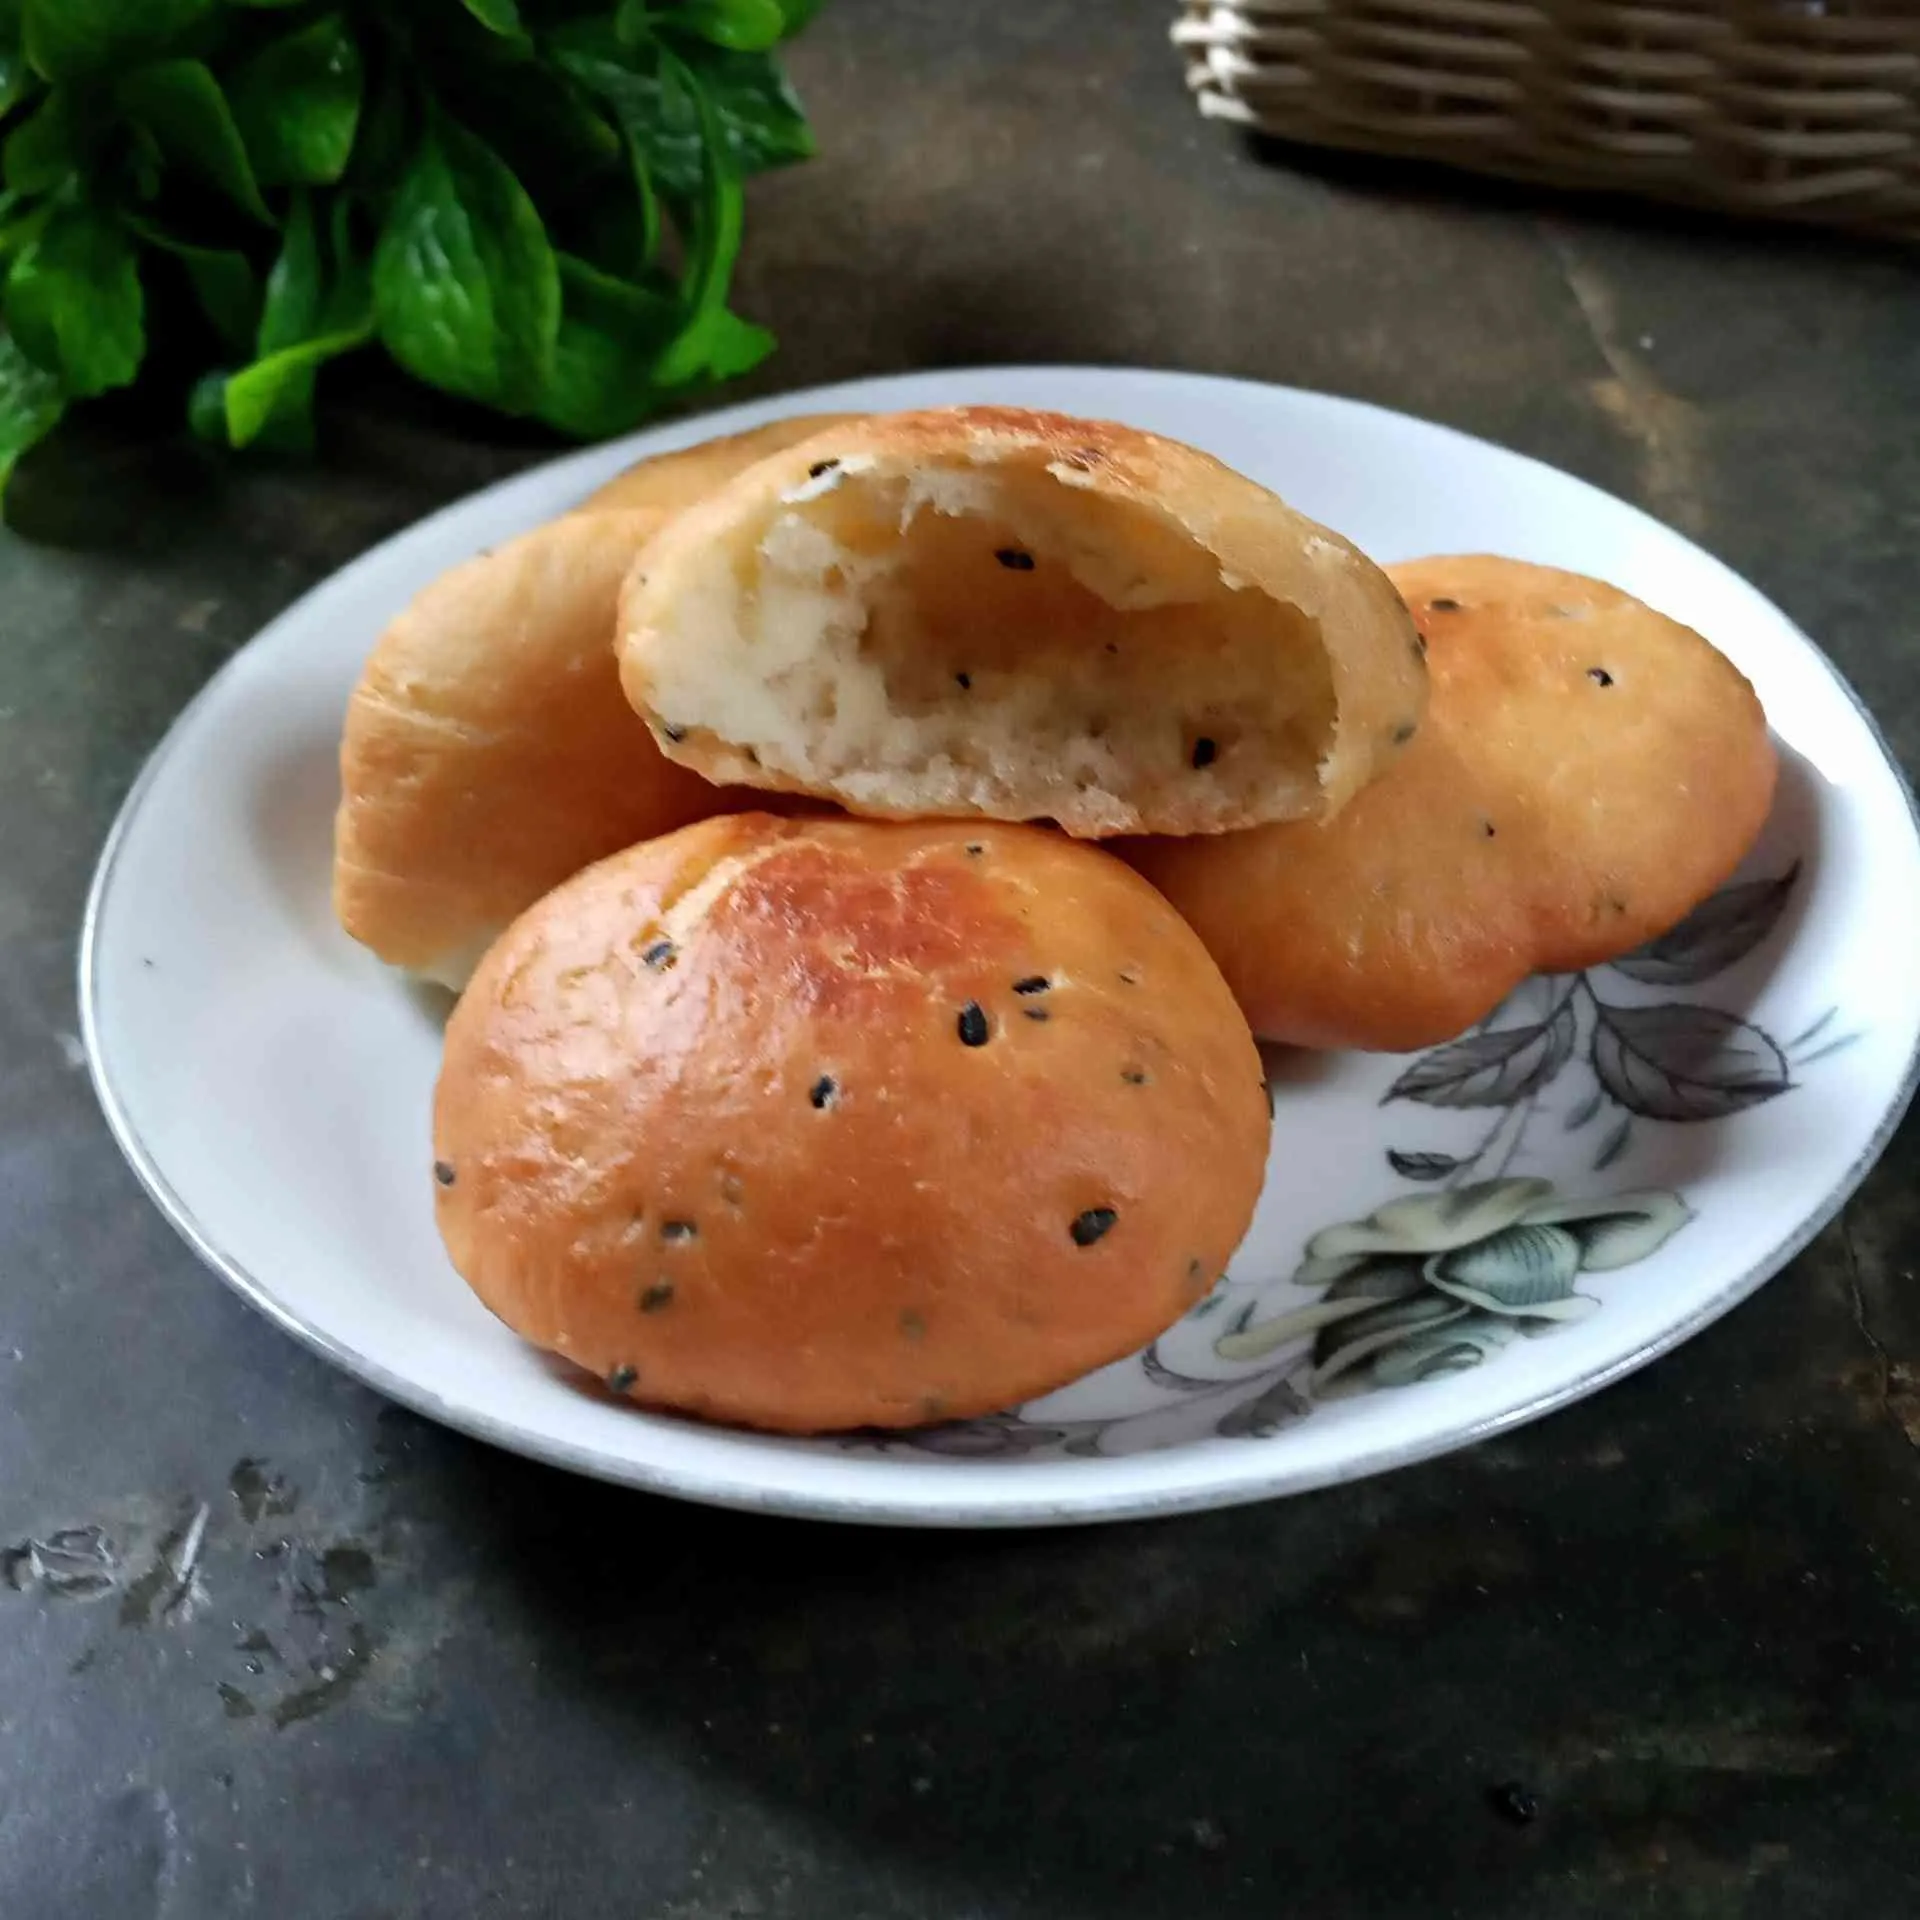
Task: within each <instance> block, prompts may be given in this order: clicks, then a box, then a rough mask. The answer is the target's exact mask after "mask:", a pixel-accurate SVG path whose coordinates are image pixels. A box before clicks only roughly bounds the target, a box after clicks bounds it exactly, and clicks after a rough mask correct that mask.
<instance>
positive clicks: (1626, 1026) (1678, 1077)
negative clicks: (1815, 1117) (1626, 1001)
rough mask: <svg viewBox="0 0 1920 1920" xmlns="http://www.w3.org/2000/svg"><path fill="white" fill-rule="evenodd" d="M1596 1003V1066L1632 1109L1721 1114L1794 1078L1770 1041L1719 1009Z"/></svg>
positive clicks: (1655, 1115) (1677, 1115) (1648, 1113)
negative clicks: (1622, 1005)
mask: <svg viewBox="0 0 1920 1920" xmlns="http://www.w3.org/2000/svg"><path fill="white" fill-rule="evenodd" d="M1594 1007H1595V1011H1596V1013H1597V1014H1598V1016H1599V1018H1598V1022H1597V1024H1596V1026H1595V1028H1594V1035H1593V1070H1594V1072H1595V1073H1597V1074H1598V1075H1599V1076H1600V1084H1601V1085H1602V1086H1603V1087H1605V1088H1606V1090H1607V1091H1608V1093H1610V1094H1611V1095H1612V1096H1613V1097H1614V1099H1615V1100H1617V1101H1618V1102H1619V1103H1620V1104H1621V1106H1623V1107H1625V1108H1626V1109H1627V1111H1628V1112H1629V1113H1637V1114H1641V1115H1643V1116H1644V1117H1645V1118H1647V1119H1649V1120H1718V1119H1721V1118H1723V1117H1724V1116H1726V1115H1727V1114H1730V1113H1739V1112H1741V1111H1742V1110H1743V1109H1745V1108H1747V1107H1756V1106H1758V1105H1759V1104H1760V1103H1761V1102H1762V1101H1763V1100H1771V1099H1773V1098H1774V1097H1775V1096H1776V1095H1777V1094H1782V1093H1785V1092H1786V1090H1787V1089H1788V1087H1790V1086H1791V1085H1792V1084H1793V1082H1792V1081H1791V1080H1790V1079H1789V1078H1788V1075H1787V1061H1786V1056H1785V1055H1784V1054H1783V1053H1782V1052H1781V1051H1780V1049H1779V1048H1778V1047H1777V1046H1775V1045H1774V1043H1773V1042H1772V1040H1770V1039H1769V1038H1768V1037H1767V1036H1766V1035H1765V1034H1764V1033H1762V1032H1761V1031H1760V1029H1759V1028H1758V1027H1756V1026H1752V1025H1749V1023H1748V1022H1746V1021H1745V1020H1741V1019H1737V1018H1736V1017H1735V1016H1734V1015H1733V1014H1730V1013H1725V1012H1723V1011H1722V1010H1721V1009H1720V1008H1718V1007H1694V1006H1684V1005H1681V1006H1666V1007H1615V1006H1609V1005H1608V1004H1607V1003H1606V1002H1605V1001H1603V1000H1596V1001H1595V1002H1594Z"/></svg>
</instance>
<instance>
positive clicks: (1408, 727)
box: [1393, 720, 1419, 747]
mask: <svg viewBox="0 0 1920 1920" xmlns="http://www.w3.org/2000/svg"><path fill="white" fill-rule="evenodd" d="M1418 731H1419V729H1418V727H1416V726H1415V725H1414V723H1413V722H1412V721H1411V720H1403V721H1401V723H1400V724H1399V725H1398V726H1397V727H1395V728H1394V730H1393V744H1394V745H1395V746H1396V747H1404V746H1405V745H1406V744H1407V742H1408V741H1409V740H1411V739H1412V738H1413V736H1414V735H1415V734H1416V733H1417V732H1418Z"/></svg>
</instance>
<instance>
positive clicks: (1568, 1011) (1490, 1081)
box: [1381, 1000, 1576, 1107]
mask: <svg viewBox="0 0 1920 1920" xmlns="http://www.w3.org/2000/svg"><path fill="white" fill-rule="evenodd" d="M1575 1033H1576V1026H1575V1022H1574V1015H1573V1007H1572V1004H1571V1002H1569V1001H1564V1000H1563V1001H1562V1002H1561V1003H1560V1006H1559V1008H1558V1009H1557V1010H1556V1011H1555V1013H1554V1016H1553V1018H1552V1019H1551V1020H1543V1021H1538V1022H1536V1023H1535V1024H1534V1025H1532V1026H1526V1027H1506V1028H1496V1029H1494V1030H1493V1031H1492V1032H1490V1033H1475V1034H1469V1035H1468V1036H1467V1038H1466V1039H1464V1040H1456V1041H1454V1042H1453V1043H1452V1044H1451V1045H1450V1046H1444V1047H1436V1048H1434V1050H1433V1051H1432V1052H1431V1053H1423V1054H1422V1055H1421V1056H1420V1058H1419V1059H1418V1060H1416V1061H1415V1062H1414V1063H1413V1065H1412V1066H1410V1067H1409V1068H1408V1069H1407V1070H1406V1072H1404V1073H1403V1074H1401V1076H1400V1077H1399V1079H1397V1080H1396V1081H1395V1082H1394V1083H1393V1085H1392V1086H1391V1087H1389V1088H1388V1089H1387V1092H1386V1100H1418V1101H1421V1102H1423V1103H1424V1104H1425V1105H1427V1106H1429V1107H1505V1106H1511V1105H1512V1104H1513V1102H1514V1101H1516V1100H1523V1099H1525V1098H1526V1096H1527V1095H1528V1094H1530V1093H1535V1092H1537V1091H1538V1090H1539V1089H1540V1088H1541V1087H1544V1086H1545V1085H1546V1084H1547V1082H1548V1081H1549V1080H1551V1079H1552V1078H1553V1076H1554V1075H1555V1074H1556V1073H1558V1072H1559V1071H1560V1069H1561V1068H1562V1067H1564V1066H1565V1065H1566V1064H1567V1060H1568V1057H1569V1056H1570V1055H1571V1054H1572V1052H1573V1042H1574V1037H1575ZM1386 1100H1383V1101H1382V1103H1381V1104H1382V1105H1385V1104H1386Z"/></svg>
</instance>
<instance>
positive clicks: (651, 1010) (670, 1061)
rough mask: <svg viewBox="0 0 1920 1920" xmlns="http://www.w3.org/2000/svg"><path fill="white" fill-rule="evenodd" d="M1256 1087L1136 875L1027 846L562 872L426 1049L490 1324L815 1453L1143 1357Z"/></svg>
mask: <svg viewBox="0 0 1920 1920" xmlns="http://www.w3.org/2000/svg"><path fill="white" fill-rule="evenodd" d="M1268 1127H1269V1121H1268V1117H1267V1103H1266V1096H1265V1092H1264V1088H1263V1086H1262V1081H1261V1073H1260V1061H1259V1057H1258V1055H1257V1053H1256V1051H1255V1048H1254V1045H1253V1040H1252V1037H1251V1036H1250V1035H1249V1034H1248V1032H1247V1027H1246V1022H1245V1021H1244V1020H1243V1019H1241V1017H1240V1014H1239V1011H1238V1009H1237V1008H1236V1007H1235V1006H1234V1004H1233V998H1232V996H1231V995H1230V994H1229V993H1228V991H1227V988H1226V985H1225V983H1224V982H1223V981H1222V980H1221V978H1220V976H1219V974H1218V972H1217V971H1216V970H1215V968H1214V966H1213V963H1212V962H1211V961H1210V960H1209V959H1208V958H1207V956H1206V953H1205V952H1204V950H1203V949H1202V948H1201V946H1200V943H1199V942H1198V941H1197V940H1196V939H1195V938H1194V937H1193V935H1192V933H1191V932H1190V931H1189V930H1188V929H1187V927H1186V926H1184V925H1183V924H1182V923H1181V921H1180V920H1179V918H1178V917H1177V916H1176V915H1175V914H1174V913H1173V912H1172V911H1171V909H1170V908H1168V906H1167V905H1166V903H1165V902H1164V901H1163V900H1162V899H1161V898H1160V897H1159V895H1158V894H1156V893H1155V892H1154V891H1153V889H1152V888H1151V887H1149V886H1148V885H1147V884H1146V883H1145V881H1143V880H1141V879H1140V878H1139V876H1138V875H1136V874H1134V873H1132V872H1130V871H1129V870H1128V869H1127V868H1126V867H1125V866H1124V865H1122V864H1121V863H1120V862H1119V861H1118V860H1115V859H1113V858H1112V857H1111V856H1110V855H1107V854H1105V853H1101V852H1099V851H1097V850H1096V849H1094V848H1090V847H1085V846H1077V845H1075V844H1074V843H1073V842H1072V841H1070V840H1067V839H1065V838H1063V837H1061V836H1060V835H1057V834H1052V833H1047V832H1044V831H1042V830H1040V829H1037V828H1022V827H1002V826H972V827H967V826H958V825H941V824H931V823H930V824H924V825H881V824H876V823H873V822H868V821H854V820H844V819H821V820H794V819H774V818H771V817H769V816H767V815H765V814H743V815H733V816H730V817H725V818H719V819H711V820H705V821H702V822H701V823H700V824H698V825H697V826H692V827H688V828H686V829H685V830H683V831H682V832H679V833H676V834H673V835H670V836H669V837H667V838H666V839H663V840H655V841H651V842H649V843H647V844H646V845H644V846H638V847H634V848H631V849H629V850H628V851H627V852H625V853H622V854H618V855H616V856H614V857H613V858H612V859H610V860H606V861H603V862H601V863H600V864H599V865H598V866H596V867H593V868H591V869H590V870H588V871H587V872H585V873H583V874H580V875H579V876H577V877H576V878H575V879H573V880H571V881H569V882H567V883H566V884H565V885H564V886H562V887H560V888H559V889H558V890H557V891H556V892H554V893H552V894H550V895H549V896H548V897H547V898H546V899H544V900H542V901H541V902H540V903H539V905H538V906H536V907H534V908H533V909H532V910H531V911H530V912H528V913H527V914H526V915H524V916H523V917H522V918H521V919H520V920H518V921H517V922H516V923H515V924H514V926H513V927H512V928H511V929H509V931H508V932H507V933H506V935H505V936H504V937H503V938H502V939H501V940H500V942H499V943H498V944H497V945H496V946H495V947H494V948H493V949H492V950H491V951H490V952H489V953H488V955H487V957H486V959H485V960H484V961H483V962H482V963H481V965H480V968H479V971H478V972H477V973H476V974H475V976H474V979H473V983H472V985H471V986H470V987H469V988H468V990H467V993H466V996H465V998H464V999H462V1001H461V1002H460V1005H459V1007H458V1008H457V1009H456V1010H455V1012H454V1015H453V1019H452V1022H451V1024H450V1025H449V1027H448V1029H447V1043H446V1057H445V1063H444V1066H443V1069H442V1072H441V1077H440V1084H439V1089H438V1092H437V1095H436V1098H435V1102H434V1152H435V1154H436V1156H437V1160H438V1164H437V1166H436V1167H435V1170H434V1171H435V1177H436V1180H437V1181H438V1183H439V1184H438V1186H437V1189H436V1198H437V1201H438V1213H439V1223H440V1230H441V1233H442V1234H443V1236H444V1237H445V1240H446V1244H447V1248H448V1251H449V1252H450V1254H451V1255H452V1257H453V1263H454V1265H455V1266H456V1267H458V1268H459V1270H460V1271H461V1273H463V1274H464V1275H465V1276H466V1278H467V1280H468V1281H469V1282H470V1283H471V1284H472V1286H473V1288H474V1290H475V1292H477V1293H478V1294H479V1296H480V1298H481V1299H482V1300H483V1301H485V1303H486V1304H487V1305H488V1306H489V1307H490V1308H492V1310H493V1311H494V1312H495V1313H496V1314H498V1315H499V1316H500V1317H501V1319H503V1320H504V1321H505V1322H506V1323H507V1324H508V1325H509V1326H510V1327H512V1328H514V1329H515V1330H516V1331H517V1332H519V1333H521V1334H522V1335H524V1336H525V1337H526V1338H527V1339H529V1340H531V1341H533V1342H534V1343H536V1344H537V1345H539V1346H542V1347H547V1348H550V1349H552V1350H553V1351H555V1352H557V1353H561V1354H564V1355H565V1356H566V1357H567V1358H568V1359H570V1360H573V1361H575V1362H577V1363H578V1364H579V1365H580V1366H582V1367H585V1368H587V1369H588V1370H589V1371H590V1372H592V1373H595V1374H598V1375H600V1376H601V1377H602V1378H603V1379H606V1380H607V1381H609V1382H610V1383H611V1384H613V1385H614V1386H615V1387H616V1389H617V1390H620V1391H628V1392H631V1394H632V1396H633V1397H634V1398H635V1399H637V1400H640V1401H642V1402H644V1403H646V1404H647V1405H649V1406H655V1407H663V1408H673V1409H678V1410H681V1411H684V1412H688V1413H693V1414H699V1415H704V1416H707V1417H710V1418H713V1419H716V1420H723V1421H729V1422H734V1423H738V1424H743V1425H748V1426H756V1427H764V1428H773V1429H778V1430H782V1431H789V1432H796V1433H804V1432H812V1431H821V1430H830V1429H836V1428H847V1427H857V1426H868V1425H873V1426H910V1425H913V1424H916V1423H919V1422H924V1421H932V1420H941V1419H947V1418H957V1417H960V1416H963V1415H972V1414H980V1413H986V1412H990V1411H992V1410H994V1409H996V1408H1001V1407H1006V1406H1009V1405H1012V1404H1015V1403H1017V1402H1019V1401H1021V1400H1024V1399H1027V1398H1030V1397H1031V1396H1033V1395H1035V1394H1038V1393H1041V1392H1044V1391H1046V1390H1047V1389H1049V1388H1053V1387H1057V1386H1060V1385H1062V1384H1063V1383H1065V1382H1067V1381H1069V1380H1072V1379H1075V1378H1077V1377H1078V1376H1079V1375H1081V1374H1083V1373H1085V1372H1087V1371H1088V1370H1089V1369H1091V1368H1094V1367H1097V1366H1099V1365H1101V1364H1103V1363H1105V1362H1107V1361H1110V1360H1115V1359H1118V1358H1120V1357H1122V1356H1123V1355H1125V1354H1127V1353H1130V1352H1132V1351H1133V1350H1135V1349H1136V1348H1138V1347H1140V1346H1141V1345H1143V1344H1144V1343H1145V1342H1146V1341H1147V1340H1149V1339H1151V1338H1152V1337H1153V1336H1154V1335H1155V1334H1156V1333H1158V1332H1160V1331H1161V1330H1162V1329H1163V1328H1164V1327H1166V1326H1167V1325H1168V1324H1169V1323H1170V1322H1171V1321H1173V1320H1174V1319H1176V1318H1177V1317H1178V1316H1179V1315H1180V1314H1181V1313H1182V1312H1184V1311H1185V1310H1186V1309H1187V1308H1189V1307H1190V1306H1192V1305H1193V1303H1194V1302H1195V1301H1196V1300H1198V1299H1199V1298H1200V1297H1201V1296H1202V1295H1203V1294H1204V1293H1205V1292H1206V1291H1207V1289H1208V1288H1209V1287H1210V1286H1211V1285H1212V1284H1213V1282H1214V1280H1215V1278H1216V1277H1217V1275H1218V1274H1219V1272H1220V1270H1221V1268H1222V1267H1223V1265H1224V1264H1225V1262H1226V1259H1227V1256H1228V1255H1229V1254H1230V1253H1231V1252H1232V1251H1233V1249H1234V1247H1235V1245H1236V1244H1237V1243H1238V1241H1239V1239H1240V1237H1241V1235H1242V1233H1243V1232H1244V1231H1245V1230H1246V1225H1247V1222H1248V1219H1249V1217H1250V1216H1251V1214H1252V1210H1253V1204H1254V1200H1255V1198H1256V1196H1257V1195H1258V1193H1259V1190H1260V1184H1261V1178H1262V1173H1263V1169H1264V1165H1265V1158H1266V1146H1267V1134H1268Z"/></svg>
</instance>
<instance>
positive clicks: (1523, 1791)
mask: <svg viewBox="0 0 1920 1920" xmlns="http://www.w3.org/2000/svg"><path fill="white" fill-rule="evenodd" d="M1487 1798H1488V1800H1489V1801H1490V1802H1491V1803H1492V1806H1493V1810H1494V1812H1495V1813H1497V1814H1498V1815H1499V1816H1500V1818H1501V1819H1502V1820H1509V1821H1511V1822H1512V1823H1513V1824H1514V1825H1515V1826H1516V1827H1525V1826H1531V1825H1532V1824H1533V1822H1534V1821H1535V1820H1536V1819H1537V1818H1538V1817H1539V1814H1540V1796H1539V1795H1538V1794H1537V1793H1535V1792H1534V1791H1533V1789H1532V1788H1531V1787H1524V1786H1522V1785H1521V1784H1520V1782H1519V1781H1518V1780H1503V1781H1501V1783H1500V1784H1499V1785H1498V1786H1497V1787H1495V1788H1494V1789H1493V1790H1492V1791H1491V1792H1490V1793H1489V1794H1488V1795H1487Z"/></svg>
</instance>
